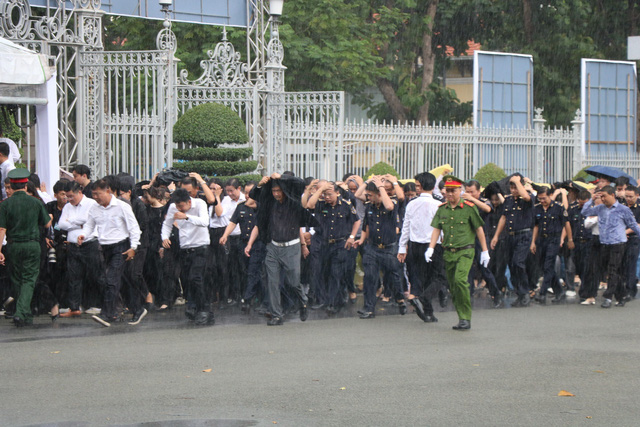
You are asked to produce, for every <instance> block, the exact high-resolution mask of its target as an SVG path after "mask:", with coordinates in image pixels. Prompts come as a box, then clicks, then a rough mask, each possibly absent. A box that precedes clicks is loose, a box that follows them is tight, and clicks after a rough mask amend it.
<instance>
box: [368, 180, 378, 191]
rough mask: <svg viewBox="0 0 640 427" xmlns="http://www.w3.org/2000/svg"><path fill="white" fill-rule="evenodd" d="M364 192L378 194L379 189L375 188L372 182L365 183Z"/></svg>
mask: <svg viewBox="0 0 640 427" xmlns="http://www.w3.org/2000/svg"><path fill="white" fill-rule="evenodd" d="M365 190H367V191H371V192H372V193H380V189H379V188H378V187H377V186H376V183H375V182H372V181H369V182H368V183H367V187H366V188H365Z"/></svg>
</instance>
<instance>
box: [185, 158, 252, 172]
mask: <svg viewBox="0 0 640 427" xmlns="http://www.w3.org/2000/svg"><path fill="white" fill-rule="evenodd" d="M173 167H174V168H176V169H181V170H183V171H187V172H197V173H199V174H200V175H209V176H213V175H238V174H242V173H246V172H253V171H255V170H256V169H257V167H258V162H256V161H253V160H251V161H248V162H221V161H216V160H192V161H186V162H174V163H173Z"/></svg>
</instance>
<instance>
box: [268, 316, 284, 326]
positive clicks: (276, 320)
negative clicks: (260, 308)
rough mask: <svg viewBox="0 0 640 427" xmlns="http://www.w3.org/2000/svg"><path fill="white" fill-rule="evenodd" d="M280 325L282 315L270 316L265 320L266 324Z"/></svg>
mask: <svg viewBox="0 0 640 427" xmlns="http://www.w3.org/2000/svg"><path fill="white" fill-rule="evenodd" d="M280 325H282V317H272V318H271V320H269V321H268V322H267V326H280Z"/></svg>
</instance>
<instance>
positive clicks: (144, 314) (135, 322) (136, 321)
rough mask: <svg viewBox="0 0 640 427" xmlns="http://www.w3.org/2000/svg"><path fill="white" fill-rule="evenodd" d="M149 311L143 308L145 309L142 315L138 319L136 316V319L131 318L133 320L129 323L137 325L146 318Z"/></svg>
mask: <svg viewBox="0 0 640 427" xmlns="http://www.w3.org/2000/svg"><path fill="white" fill-rule="evenodd" d="M147 313H148V311H147V309H146V308H143V309H142V314H140V317H138V318H137V319H136V318H135V317H134V318H133V319H135V320H133V319H132V320H131V322H128V323H129V324H130V325H137V324H138V323H140V321H141V320H142V319H144V316H146V315H147Z"/></svg>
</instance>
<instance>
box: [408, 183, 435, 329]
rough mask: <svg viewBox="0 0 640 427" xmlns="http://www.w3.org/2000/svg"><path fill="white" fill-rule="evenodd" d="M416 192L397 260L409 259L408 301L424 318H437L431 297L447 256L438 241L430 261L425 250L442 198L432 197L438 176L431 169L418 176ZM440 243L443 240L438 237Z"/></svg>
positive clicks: (426, 320) (409, 206)
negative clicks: (444, 255) (409, 287)
mask: <svg viewBox="0 0 640 427" xmlns="http://www.w3.org/2000/svg"><path fill="white" fill-rule="evenodd" d="M415 183H416V192H417V193H418V194H419V196H418V197H417V198H415V199H413V200H412V201H411V202H410V203H409V204H408V205H407V208H406V211H405V214H404V222H403V223H402V234H401V235H400V242H399V244H398V261H400V262H402V263H404V262H405V261H406V263H407V272H408V274H409V282H410V283H411V292H410V295H409V302H410V303H411V305H413V308H414V310H415V312H416V314H417V315H418V316H419V317H420V319H422V320H423V321H424V322H437V321H438V319H437V318H436V317H435V316H434V315H433V306H432V305H431V299H432V298H433V296H434V295H435V294H436V293H437V292H438V290H439V289H440V288H441V286H442V284H443V283H444V282H443V280H446V279H445V276H444V259H443V250H442V246H441V245H437V246H436V248H437V250H436V251H435V253H434V255H433V257H432V262H430V263H427V262H426V260H425V258H424V253H425V252H426V250H427V249H428V248H429V243H430V242H431V234H432V233H433V227H431V220H432V219H433V217H434V215H435V214H436V211H437V210H438V207H439V206H440V204H441V203H440V202H439V201H437V200H436V199H434V198H433V195H432V192H433V189H434V187H435V185H436V177H435V176H433V174H431V173H429V172H423V173H419V174H418V175H416V176H415ZM438 243H440V240H438Z"/></svg>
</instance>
